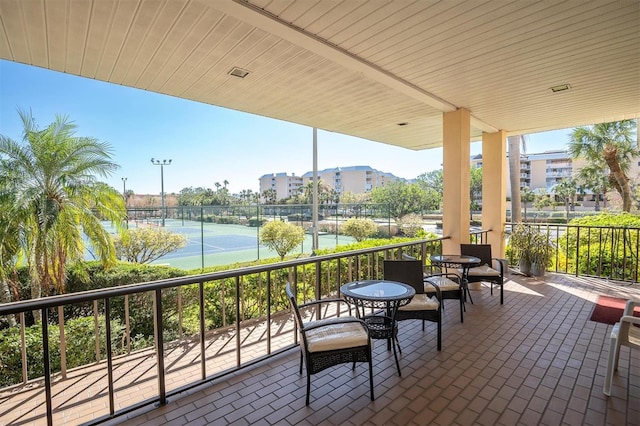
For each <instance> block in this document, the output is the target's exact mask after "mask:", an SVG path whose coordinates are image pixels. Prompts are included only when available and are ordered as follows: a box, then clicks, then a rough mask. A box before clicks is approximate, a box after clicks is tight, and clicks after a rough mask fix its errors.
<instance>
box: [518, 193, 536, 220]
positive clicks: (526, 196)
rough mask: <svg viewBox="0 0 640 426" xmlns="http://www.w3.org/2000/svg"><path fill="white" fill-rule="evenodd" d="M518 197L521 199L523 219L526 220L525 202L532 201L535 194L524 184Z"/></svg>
mask: <svg viewBox="0 0 640 426" xmlns="http://www.w3.org/2000/svg"><path fill="white" fill-rule="evenodd" d="M520 199H521V200H522V204H523V205H524V221H525V222H526V221H527V203H531V202H533V200H535V199H536V194H535V193H534V192H533V191H532V190H531V188H529V187H528V186H525V187H523V188H522V190H520Z"/></svg>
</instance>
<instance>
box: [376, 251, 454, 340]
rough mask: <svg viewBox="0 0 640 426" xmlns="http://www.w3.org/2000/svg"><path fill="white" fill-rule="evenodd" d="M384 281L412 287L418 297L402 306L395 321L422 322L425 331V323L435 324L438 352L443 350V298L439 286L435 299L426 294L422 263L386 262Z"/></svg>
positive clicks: (416, 261) (434, 287) (436, 289)
mask: <svg viewBox="0 0 640 426" xmlns="http://www.w3.org/2000/svg"><path fill="white" fill-rule="evenodd" d="M383 268H384V279H385V280H390V281H398V282H401V283H405V284H408V285H410V286H412V287H413V288H414V289H415V291H416V295H415V296H414V297H413V299H412V300H411V302H410V303H409V304H408V305H405V306H401V307H400V308H398V310H397V311H396V316H395V320H396V321H403V320H408V319H419V320H422V329H423V330H424V324H425V321H432V322H435V323H436V325H437V341H438V350H441V349H442V312H441V310H440V307H441V306H442V303H441V302H442V296H441V294H440V289H439V288H438V286H435V285H434V286H433V290H432V291H435V293H436V296H435V299H434V298H433V297H431V298H430V297H429V296H428V295H427V294H426V292H425V285H426V284H427V282H426V281H424V274H423V268H422V262H421V261H419V260H385V261H384V264H383Z"/></svg>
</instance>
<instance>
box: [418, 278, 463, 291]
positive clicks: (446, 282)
mask: <svg viewBox="0 0 640 426" xmlns="http://www.w3.org/2000/svg"><path fill="white" fill-rule="evenodd" d="M427 281H429V282H430V283H433V284H435V285H437V286H438V287H439V288H440V291H454V290H460V286H459V285H458V283H457V282H455V281H453V280H450V279H449V278H447V277H429V278H427ZM424 291H426V292H429V291H431V292H432V291H434V288H433V286H432V285H430V284H426V283H425V285H424Z"/></svg>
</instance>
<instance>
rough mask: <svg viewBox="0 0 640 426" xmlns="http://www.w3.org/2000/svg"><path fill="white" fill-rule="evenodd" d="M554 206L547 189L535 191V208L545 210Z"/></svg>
mask: <svg viewBox="0 0 640 426" xmlns="http://www.w3.org/2000/svg"><path fill="white" fill-rule="evenodd" d="M552 204H553V202H552V201H551V198H550V197H549V194H547V190H546V189H537V190H536V191H535V198H534V200H533V206H534V207H535V208H536V209H538V210H542V209H543V208H545V207H549V206H550V205H552Z"/></svg>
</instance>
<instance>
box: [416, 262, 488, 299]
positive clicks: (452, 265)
mask: <svg viewBox="0 0 640 426" xmlns="http://www.w3.org/2000/svg"><path fill="white" fill-rule="evenodd" d="M429 259H431V264H432V265H437V266H440V267H442V268H445V269H461V270H462V277H461V278H462V280H461V281H462V287H463V289H464V298H465V299H466V298H467V295H468V296H469V301H471V303H473V299H472V298H471V292H470V291H469V279H468V277H469V269H470V268H473V267H474V266H478V265H480V264H481V263H482V260H480V259H479V258H477V257H475V256H468V255H466V254H436V255H433V256H430V257H429Z"/></svg>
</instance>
